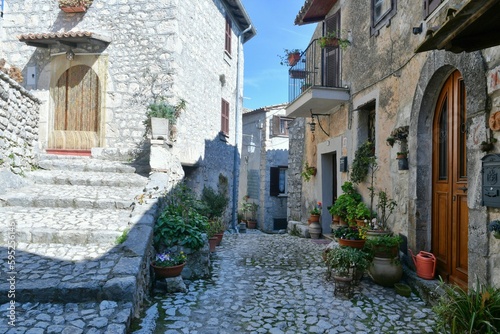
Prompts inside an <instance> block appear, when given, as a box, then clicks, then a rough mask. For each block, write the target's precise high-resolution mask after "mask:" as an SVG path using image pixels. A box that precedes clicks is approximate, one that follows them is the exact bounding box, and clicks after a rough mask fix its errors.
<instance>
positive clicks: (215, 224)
mask: <svg viewBox="0 0 500 334" xmlns="http://www.w3.org/2000/svg"><path fill="white" fill-rule="evenodd" d="M208 224H209V225H210V227H209V230H212V231H213V236H214V237H216V238H217V243H216V246H219V245H220V244H221V242H222V237H223V236H224V231H225V230H226V224H224V221H223V220H222V218H221V217H217V218H212V219H210V220H209V221H208Z"/></svg>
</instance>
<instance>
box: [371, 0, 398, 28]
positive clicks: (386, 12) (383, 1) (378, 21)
mask: <svg viewBox="0 0 500 334" xmlns="http://www.w3.org/2000/svg"><path fill="white" fill-rule="evenodd" d="M371 1H372V26H371V34H372V35H378V32H379V30H380V29H381V28H382V27H383V26H389V25H390V24H391V18H392V17H393V16H394V15H396V0H371Z"/></svg>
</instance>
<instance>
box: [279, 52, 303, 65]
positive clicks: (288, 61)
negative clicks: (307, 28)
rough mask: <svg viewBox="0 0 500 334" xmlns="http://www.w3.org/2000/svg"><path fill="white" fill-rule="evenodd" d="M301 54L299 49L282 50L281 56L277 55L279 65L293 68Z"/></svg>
mask: <svg viewBox="0 0 500 334" xmlns="http://www.w3.org/2000/svg"><path fill="white" fill-rule="evenodd" d="M301 53H302V50H300V49H291V50H289V49H284V50H283V55H278V58H280V59H281V61H280V65H287V66H290V67H292V66H294V65H295V64H297V63H298V62H299V60H300V55H301Z"/></svg>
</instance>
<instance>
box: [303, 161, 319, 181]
mask: <svg viewBox="0 0 500 334" xmlns="http://www.w3.org/2000/svg"><path fill="white" fill-rule="evenodd" d="M316 173H317V169H316V167H313V166H309V163H307V162H306V163H305V164H304V169H303V170H302V173H300V175H302V177H303V178H304V180H305V181H306V182H309V181H310V180H311V177H312V176H315V175H316Z"/></svg>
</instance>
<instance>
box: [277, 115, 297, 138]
mask: <svg viewBox="0 0 500 334" xmlns="http://www.w3.org/2000/svg"><path fill="white" fill-rule="evenodd" d="M292 120H293V119H291V118H287V117H282V116H273V131H272V134H273V136H275V137H277V136H281V137H288V127H289V126H290V122H291V121H292Z"/></svg>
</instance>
